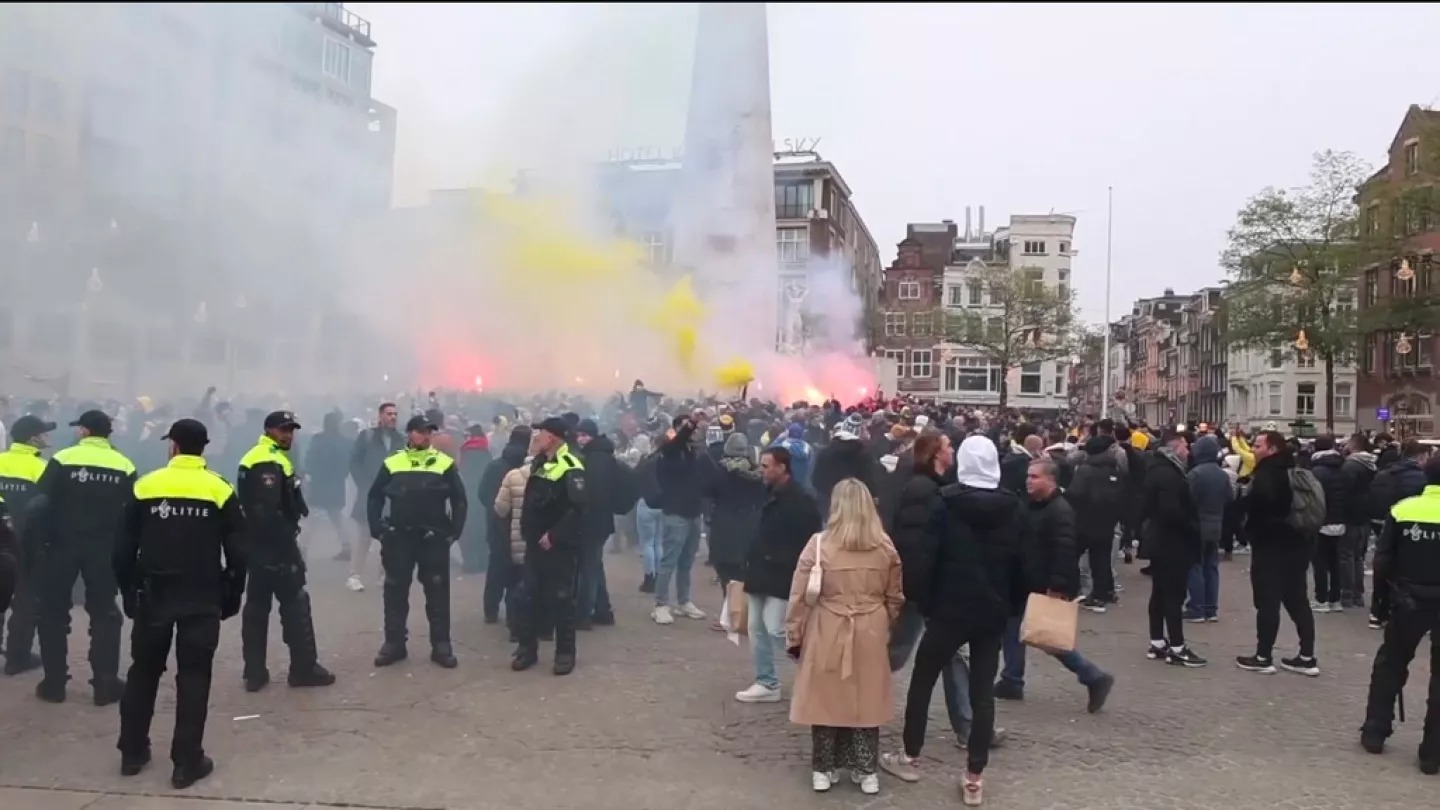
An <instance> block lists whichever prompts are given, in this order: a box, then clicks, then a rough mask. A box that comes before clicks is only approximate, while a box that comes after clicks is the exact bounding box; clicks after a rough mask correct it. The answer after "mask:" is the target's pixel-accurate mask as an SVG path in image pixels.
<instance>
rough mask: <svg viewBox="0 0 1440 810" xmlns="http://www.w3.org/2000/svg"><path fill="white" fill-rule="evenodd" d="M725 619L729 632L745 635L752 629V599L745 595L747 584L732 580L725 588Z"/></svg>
mask: <svg viewBox="0 0 1440 810" xmlns="http://www.w3.org/2000/svg"><path fill="white" fill-rule="evenodd" d="M725 617H726V619H727V620H728V623H729V625H730V627H729V631H730V632H732V633H736V634H738V635H742V636H743V635H745V634H746V633H747V632H748V631H749V629H750V598H749V597H748V596H746V595H745V583H743V582H740V581H739V580H733V579H732V580H730V584H729V585H727V586H725Z"/></svg>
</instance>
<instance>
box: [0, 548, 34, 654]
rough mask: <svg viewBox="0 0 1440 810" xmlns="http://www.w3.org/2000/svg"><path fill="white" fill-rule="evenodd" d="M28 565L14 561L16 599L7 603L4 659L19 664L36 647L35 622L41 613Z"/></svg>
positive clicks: (22, 561)
mask: <svg viewBox="0 0 1440 810" xmlns="http://www.w3.org/2000/svg"><path fill="white" fill-rule="evenodd" d="M32 569H33V566H31V565H30V561H28V560H26V559H24V558H23V557H20V558H18V559H16V561H15V595H14V598H13V599H12V600H11V601H10V621H9V624H8V626H7V627H6V628H5V656H6V658H7V660H9V661H12V662H15V663H19V662H20V661H21V660H22V659H23V658H25V657H26V656H28V655H30V654H31V652H33V650H34V647H35V620H36V618H37V616H38V614H39V611H40V595H39V594H38V593H36V591H35V587H34V586H35V577H36V575H37V574H39V573H40V572H39V571H35V570H32Z"/></svg>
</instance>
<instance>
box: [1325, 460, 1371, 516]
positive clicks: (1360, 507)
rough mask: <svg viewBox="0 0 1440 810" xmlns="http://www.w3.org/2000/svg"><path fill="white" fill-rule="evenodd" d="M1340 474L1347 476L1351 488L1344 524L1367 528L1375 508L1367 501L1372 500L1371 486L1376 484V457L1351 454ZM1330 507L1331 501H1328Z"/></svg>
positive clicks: (1326, 495)
mask: <svg viewBox="0 0 1440 810" xmlns="http://www.w3.org/2000/svg"><path fill="white" fill-rule="evenodd" d="M1340 472H1342V473H1344V474H1345V482H1346V484H1347V485H1348V487H1349V492H1348V493H1346V494H1347V497H1346V500H1345V509H1344V523H1345V525H1346V526H1365V525H1367V524H1368V523H1369V522H1370V513H1371V512H1372V511H1374V507H1372V506H1370V505H1369V504H1368V503H1367V501H1369V500H1370V498H1371V495H1370V485H1371V484H1373V483H1374V482H1375V475H1376V473H1375V456H1374V455H1372V454H1370V453H1366V452H1359V453H1351V454H1350V455H1349V456H1346V457H1345V464H1344V465H1342V466H1341V467H1340ZM1325 497H1326V498H1327V499H1328V498H1329V497H1330V493H1329V492H1328V491H1327V492H1326V493H1325ZM1325 503H1326V505H1327V506H1328V505H1329V503H1330V501H1329V500H1326V502H1325Z"/></svg>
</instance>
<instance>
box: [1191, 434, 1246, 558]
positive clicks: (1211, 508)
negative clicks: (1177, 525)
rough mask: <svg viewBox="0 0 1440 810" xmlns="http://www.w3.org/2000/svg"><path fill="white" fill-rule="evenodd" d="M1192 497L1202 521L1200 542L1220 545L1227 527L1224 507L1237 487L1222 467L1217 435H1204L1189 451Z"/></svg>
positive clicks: (1233, 496)
mask: <svg viewBox="0 0 1440 810" xmlns="http://www.w3.org/2000/svg"><path fill="white" fill-rule="evenodd" d="M1190 463H1191V467H1190V472H1189V474H1188V475H1187V476H1186V477H1187V478H1189V479H1190V495H1191V497H1193V498H1194V499H1195V510H1196V512H1197V513H1198V515H1199V520H1200V540H1201V541H1202V542H1204V543H1208V544H1210V545H1219V544H1220V535H1221V532H1222V531H1223V530H1224V527H1225V507H1226V506H1228V505H1229V504H1230V501H1232V500H1234V499H1235V488H1234V486H1232V485H1231V483H1230V476H1229V475H1226V474H1225V471H1224V470H1223V469H1221V468H1220V440H1219V439H1217V438H1215V437H1214V436H1209V435H1206V436H1201V437H1200V439H1199V440H1198V441H1196V442H1195V445H1194V446H1193V447H1191V448H1190Z"/></svg>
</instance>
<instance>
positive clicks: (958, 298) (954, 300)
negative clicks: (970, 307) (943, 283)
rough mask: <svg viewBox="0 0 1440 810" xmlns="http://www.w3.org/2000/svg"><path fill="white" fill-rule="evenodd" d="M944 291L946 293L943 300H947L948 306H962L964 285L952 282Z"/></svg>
mask: <svg viewBox="0 0 1440 810" xmlns="http://www.w3.org/2000/svg"><path fill="white" fill-rule="evenodd" d="M945 292H946V293H947V296H946V299H945V300H946V301H948V302H949V304H950V306H952V307H962V306H964V305H965V288H964V287H962V286H960V285H959V284H952V285H950V286H949V287H947V288H946V290H945Z"/></svg>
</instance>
